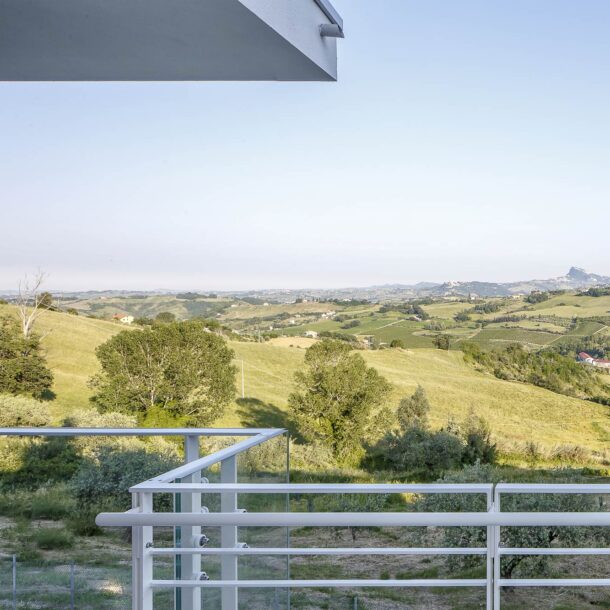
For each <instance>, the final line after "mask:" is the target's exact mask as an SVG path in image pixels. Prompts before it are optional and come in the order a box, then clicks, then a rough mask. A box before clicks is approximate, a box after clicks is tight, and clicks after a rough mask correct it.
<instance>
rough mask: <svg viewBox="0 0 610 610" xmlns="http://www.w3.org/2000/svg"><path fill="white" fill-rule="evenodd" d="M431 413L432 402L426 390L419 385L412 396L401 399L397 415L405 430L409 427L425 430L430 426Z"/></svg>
mask: <svg viewBox="0 0 610 610" xmlns="http://www.w3.org/2000/svg"><path fill="white" fill-rule="evenodd" d="M429 413H430V402H429V401H428V397H427V396H426V391H425V390H424V388H422V387H421V386H420V385H418V386H417V389H416V390H415V392H414V393H413V395H412V396H409V397H408V398H403V399H402V400H401V401H400V403H399V405H398V410H397V412H396V416H397V418H398V423H399V424H400V427H401V428H402V430H403V431H406V430H408V429H409V428H421V429H422V430H425V429H426V428H427V427H428V414H429Z"/></svg>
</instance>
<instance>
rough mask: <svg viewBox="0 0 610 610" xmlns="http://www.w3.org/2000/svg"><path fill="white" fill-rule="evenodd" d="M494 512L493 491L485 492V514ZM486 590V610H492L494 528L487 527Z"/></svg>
mask: <svg viewBox="0 0 610 610" xmlns="http://www.w3.org/2000/svg"><path fill="white" fill-rule="evenodd" d="M493 510H494V498H493V489H492V488H490V489H488V490H487V512H488V513H491V512H493ZM486 536H487V569H486V571H485V573H486V575H487V588H486V606H485V607H486V608H487V610H493V607H494V561H495V528H494V527H493V526H488V527H487V535H486Z"/></svg>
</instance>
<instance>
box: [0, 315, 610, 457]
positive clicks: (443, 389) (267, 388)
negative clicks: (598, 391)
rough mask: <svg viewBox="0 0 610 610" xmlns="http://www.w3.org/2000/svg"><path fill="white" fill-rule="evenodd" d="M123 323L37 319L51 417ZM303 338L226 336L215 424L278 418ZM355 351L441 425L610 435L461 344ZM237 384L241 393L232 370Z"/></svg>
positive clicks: (590, 407) (593, 419)
mask: <svg viewBox="0 0 610 610" xmlns="http://www.w3.org/2000/svg"><path fill="white" fill-rule="evenodd" d="M9 311H13V312H14V310H12V309H11V308H9V307H0V314H2V313H6V312H9ZM123 328H124V327H122V326H120V325H119V324H115V323H111V322H104V321H100V320H92V319H88V318H85V317H82V316H78V317H77V316H71V315H67V314H62V313H53V312H47V313H46V314H45V315H44V316H43V317H42V318H41V319H40V321H39V326H38V329H39V331H40V332H42V333H47V334H46V336H45V338H44V340H43V345H44V347H45V350H46V353H47V358H48V362H49V365H50V366H51V368H52V369H53V373H54V375H55V385H54V391H55V393H56V395H57V397H56V399H55V400H54V401H53V402H52V403H51V404H52V409H53V413H54V414H55V416H56V417H57V419H58V421H59V419H60V418H61V417H62V416H65V415H67V414H69V413H70V412H71V411H72V410H74V409H76V408H83V407H87V406H89V396H90V394H91V392H90V390H89V388H88V386H87V380H88V379H89V377H90V376H91V375H92V374H94V373H95V372H96V370H97V360H96V358H95V354H94V350H95V348H96V347H97V346H98V345H99V344H100V343H102V342H104V341H105V340H107V339H108V338H109V337H111V336H112V335H113V334H115V333H117V332H119V331H121V330H123ZM307 344H308V342H304V341H303V340H302V339H297V338H295V339H291V338H284V339H278V340H276V341H273V342H271V343H264V344H259V343H241V342H232V343H231V347H232V348H233V349H234V350H235V353H236V362H237V364H238V368H239V369H240V370H241V361H242V360H243V363H244V372H245V396H246V400H245V401H244V400H241V399H240V398H238V399H237V400H236V401H235V403H234V404H233V405H232V407H231V408H230V409H229V411H228V412H227V414H226V415H225V417H224V418H223V419H222V420H221V421H219V422H218V425H235V426H242V425H248V426H282V425H284V424H285V417H286V416H285V413H286V406H287V399H288V395H289V393H290V392H291V390H292V379H293V375H294V372H295V371H296V370H297V369H298V368H299V367H300V366H301V365H302V362H303V357H304V354H305V349H304V348H305V347H306V345H307ZM291 345H292V347H291ZM299 346H300V347H299ZM362 354H363V356H364V357H365V358H366V360H367V361H368V362H369V364H370V365H372V366H375V367H376V368H377V369H378V370H379V371H380V372H381V373H382V374H383V375H384V376H386V377H387V378H388V380H390V381H391V382H392V383H393V384H394V385H395V388H396V389H395V392H394V395H393V396H392V406H396V404H397V403H398V400H399V399H400V398H401V397H402V396H405V395H407V394H409V393H412V392H413V391H414V390H415V388H416V386H417V384H418V383H420V384H422V385H423V386H424V388H425V389H426V391H427V393H428V395H429V397H430V400H431V403H432V422H433V424H434V425H437V426H441V425H444V424H445V423H446V422H447V419H448V418H449V417H455V418H457V419H462V418H464V417H465V416H466V414H467V413H468V411H469V409H470V408H471V407H474V408H475V409H476V411H477V412H478V413H479V414H481V415H483V416H484V417H485V418H486V419H487V420H488V421H489V423H490V424H491V426H492V429H493V430H494V432H495V433H496V435H497V436H498V437H499V438H502V439H504V440H506V441H508V442H511V441H519V442H523V441H528V440H534V441H536V442H539V443H540V444H541V445H545V446H547V447H551V446H554V445H557V444H579V445H582V446H585V447H588V448H589V449H593V450H602V449H603V448H604V447H605V446H607V443H608V440H609V439H610V419H609V418H608V413H609V411H608V408H607V407H602V406H599V405H595V404H593V403H589V402H585V401H581V400H577V399H572V398H567V397H564V396H560V395H558V394H554V393H552V392H549V391H547V390H544V389H541V388H536V387H533V386H530V385H525V384H520V383H512V382H506V381H501V380H499V379H496V378H495V377H493V376H491V375H486V374H483V373H479V372H477V371H475V370H474V369H473V368H472V367H471V366H469V365H467V364H466V363H464V361H463V358H462V354H461V352H457V351H452V352H442V351H439V350H434V349H417V350H382V351H364V352H362ZM237 389H238V392H239V393H241V375H240V374H238V383H237Z"/></svg>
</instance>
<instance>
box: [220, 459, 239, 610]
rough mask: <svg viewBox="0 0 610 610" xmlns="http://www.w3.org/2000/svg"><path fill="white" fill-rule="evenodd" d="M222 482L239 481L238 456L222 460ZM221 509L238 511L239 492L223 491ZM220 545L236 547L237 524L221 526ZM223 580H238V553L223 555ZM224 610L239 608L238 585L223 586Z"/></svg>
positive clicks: (229, 547)
mask: <svg viewBox="0 0 610 610" xmlns="http://www.w3.org/2000/svg"><path fill="white" fill-rule="evenodd" d="M220 482H221V483H237V457H236V456H233V457H230V458H227V459H225V460H223V461H222V463H221V466H220ZM220 510H221V512H223V513H234V512H236V511H237V494H235V493H223V494H221V495H220ZM220 541H221V543H220V546H221V547H222V548H227V549H234V548H235V547H236V546H237V526H233V525H223V526H222V527H221V528H220ZM221 574H222V580H237V555H223V556H222V558H221ZM221 599H222V610H237V605H238V589H237V587H223V588H222V592H221Z"/></svg>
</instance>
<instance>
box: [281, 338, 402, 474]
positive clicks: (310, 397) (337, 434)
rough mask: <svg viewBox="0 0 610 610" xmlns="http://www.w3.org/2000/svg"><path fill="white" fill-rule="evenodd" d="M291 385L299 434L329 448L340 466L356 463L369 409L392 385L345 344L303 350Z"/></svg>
mask: <svg viewBox="0 0 610 610" xmlns="http://www.w3.org/2000/svg"><path fill="white" fill-rule="evenodd" d="M295 382H296V389H297V391H295V392H294V393H292V394H291V395H290V398H289V400H288V402H289V405H290V408H291V411H292V415H293V417H294V420H295V423H296V424H297V426H298V429H299V432H300V433H301V435H302V436H303V437H304V438H305V439H306V440H307V441H310V442H318V443H320V444H322V445H324V446H326V447H328V448H330V450H331V452H332V454H333V456H334V458H335V459H336V461H337V462H338V463H339V464H341V465H353V464H357V463H358V462H359V461H360V459H361V458H362V456H363V454H364V449H363V442H364V440H365V437H366V436H367V433H368V429H369V427H370V426H371V424H372V421H371V419H372V414H373V411H374V409H375V408H376V407H378V406H380V405H381V404H382V403H383V402H384V400H385V398H386V397H387V396H388V394H389V392H390V390H391V385H390V384H389V383H388V382H387V381H386V380H385V379H384V378H383V377H382V376H381V375H380V374H379V373H378V372H377V371H376V370H375V369H374V368H371V367H367V365H366V362H365V361H364V358H362V356H361V355H360V354H356V353H354V352H352V350H351V349H350V347H349V345H347V344H345V343H342V342H339V341H332V340H324V341H320V342H319V343H316V344H315V345H312V346H311V347H310V348H309V349H308V350H307V352H306V354H305V369H304V370H302V371H297V373H296V374H295Z"/></svg>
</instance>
